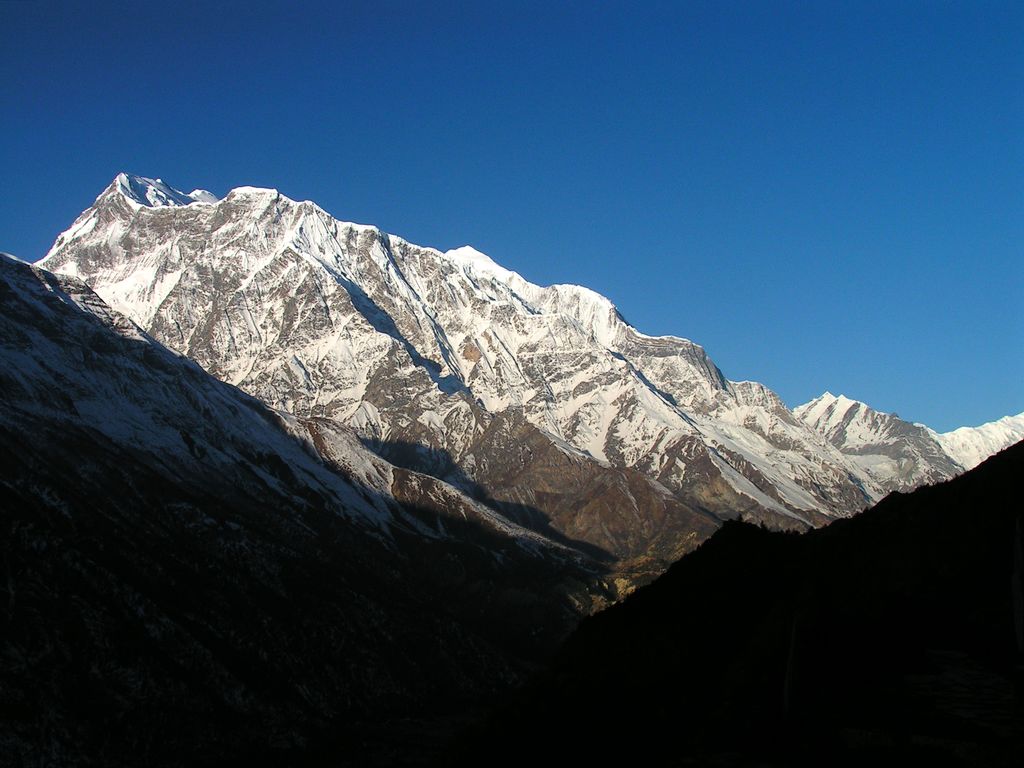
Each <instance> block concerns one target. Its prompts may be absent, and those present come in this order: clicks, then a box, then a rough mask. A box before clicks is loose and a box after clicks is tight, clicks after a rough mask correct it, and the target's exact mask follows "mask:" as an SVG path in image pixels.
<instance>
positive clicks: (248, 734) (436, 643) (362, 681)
mask: <svg viewBox="0 0 1024 768" xmlns="http://www.w3.org/2000/svg"><path fill="white" fill-rule="evenodd" d="M0 397H2V400H3V404H4V407H3V408H2V409H0V497H2V498H3V504H0V531H2V532H3V533H2V535H0V555H2V558H3V563H4V570H3V576H2V577H0V584H3V586H4V590H5V595H4V596H3V599H2V601H0V602H2V604H3V610H0V656H2V658H3V659H4V662H3V664H0V687H2V689H3V691H4V696H3V704H2V705H0V706H2V709H3V713H4V714H3V717H0V763H2V764H4V765H25V764H37V763H48V764H49V763H52V764H55V765H56V764H59V765H69V766H74V765H129V764H131V765H142V764H146V765H206V764H210V765H215V764H225V763H226V762H234V761H237V760H239V759H243V761H245V762H247V763H261V762H262V761H264V760H265V761H267V762H269V763H270V764H284V763H292V762H293V759H292V757H293V756H294V755H297V754H299V753H301V754H303V755H306V756H308V755H309V754H310V751H311V750H313V751H314V752H315V750H316V749H317V748H318V746H317V745H319V744H327V743H328V741H329V742H330V743H331V744H332V745H333V747H332V749H335V750H336V751H337V753H338V754H340V755H343V756H344V757H345V758H346V759H349V760H351V761H352V763H353V764H365V763H366V762H368V761H369V759H370V757H369V756H367V755H366V754H364V753H365V752H366V750H367V749H370V750H371V751H372V747H367V746H366V744H367V740H368V739H369V740H370V741H372V736H368V735H367V732H366V731H365V729H364V724H365V723H366V722H381V721H383V720H385V719H387V718H393V717H396V716H403V717H416V716H422V715H423V713H424V711H425V710H429V711H430V712H433V713H435V714H436V713H440V712H443V711H444V710H445V708H446V707H456V706H459V705H460V704H461V703H463V702H465V701H467V700H470V701H471V700H474V699H475V698H478V697H480V696H482V695H485V694H488V693H490V692H492V691H494V690H497V689H501V688H503V687H505V686H507V685H509V684H510V683H511V682H513V681H514V680H515V679H517V677H518V676H519V675H521V674H522V673H523V670H524V669H526V668H528V666H529V665H530V664H531V663H532V662H533V660H536V659H538V658H542V657H543V656H544V655H545V654H546V653H547V652H548V651H549V650H550V649H551V648H552V647H553V645H554V643H555V642H556V641H557V640H558V639H559V638H560V636H562V635H563V634H564V633H565V632H567V631H568V630H569V629H570V628H571V627H572V626H573V624H574V623H575V621H576V620H577V619H578V617H579V615H581V614H584V613H589V612H591V611H592V610H593V609H594V608H595V606H597V605H600V604H601V603H602V602H603V601H604V600H605V597H604V594H603V593H602V592H600V591H593V590H594V587H593V585H595V584H596V585H598V589H600V578H599V572H598V570H597V569H596V567H595V566H594V565H593V564H588V562H587V561H585V560H584V559H583V558H582V556H580V555H579V554H578V553H577V552H574V551H572V550H569V549H566V548H564V547H562V546H561V545H559V544H557V543H553V542H551V541H549V540H547V539H545V538H543V537H542V536H540V535H538V534H536V533H534V532H532V531H529V530H526V529H522V528H519V527H517V526H515V525H513V524H511V523H509V522H508V521H507V520H506V519H505V518H504V517H503V516H501V515H498V514H497V513H495V512H494V511H493V510H492V509H490V508H488V507H486V506H484V505H481V504H480V503H478V502H476V501H473V500H472V499H470V498H469V497H467V496H466V495H465V494H464V493H462V492H461V491H459V490H457V489H455V488H453V487H451V486H448V485H446V484H444V483H443V482H441V481H439V480H437V479H435V478H433V477H430V476H427V475H422V474H418V473H415V472H411V471H409V470H406V469H401V468H397V467H394V466H392V465H390V464H388V463H387V462H385V461H384V460H382V459H380V458H379V457H377V456H375V455H374V454H372V453H370V452H369V451H368V450H367V449H366V448H365V447H364V446H363V445H362V444H361V442H360V441H359V440H357V439H356V438H355V436H354V435H353V434H352V433H351V432H350V430H348V429H346V428H343V427H341V426H339V425H338V424H337V423H336V422H329V421H327V422H325V421H323V420H320V419H309V420H300V419H297V418H295V417H293V416H290V415H287V414H282V413H279V412H276V411H274V410H272V409H270V408H268V407H267V406H265V405H264V404H262V403H260V402H259V401H257V400H255V399H254V398H252V397H250V396H248V395H246V394H244V393H242V392H241V391H239V390H237V389H235V388H234V387H232V386H230V385H227V384H224V383H222V382H220V381H217V380H216V379H214V378H212V377H211V376H209V375H208V374H207V373H205V372H204V371H203V370H202V369H201V368H200V367H199V366H197V365H196V364H195V363H194V362H192V361H191V360H189V359H187V358H184V357H181V356H179V355H177V354H175V353H173V352H171V351H169V350H167V349H165V348H163V347H162V346H161V345H160V344H158V343H157V342H155V341H153V340H152V339H151V338H150V337H149V336H147V335H146V334H145V333H144V332H142V331H141V330H140V329H139V328H138V327H137V326H135V325H134V324H132V323H131V322H130V321H128V320H127V319H125V318H124V317H122V316H120V315H118V314H117V313H115V312H112V311H111V310H110V309H109V308H108V307H107V306H106V305H105V304H104V303H103V302H102V300H101V299H100V298H99V297H98V296H97V295H96V294H95V293H93V292H92V291H91V290H90V289H89V288H88V287H87V286H85V285H84V284H83V283H81V282H80V281H78V280H76V279H73V278H67V277H58V276H55V275H53V274H51V273H48V272H46V271H44V270H41V269H38V268H34V267H32V266H30V265H27V264H24V263H21V262H17V261H14V260H12V259H9V258H7V257H0ZM428 705H429V706H428ZM406 722H408V721H406ZM403 727H405V726H402V725H396V726H395V728H394V729H392V730H391V732H390V733H389V734H388V736H387V740H388V741H389V742H390V741H394V742H396V743H400V742H402V741H403V739H405V738H408V734H404V733H403V730H402V729H403ZM325 748H326V747H325ZM361 756H362V757H361ZM364 758H365V759H364ZM374 759H376V758H374ZM332 764H337V763H332Z"/></svg>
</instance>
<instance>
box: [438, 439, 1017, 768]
mask: <svg viewBox="0 0 1024 768" xmlns="http://www.w3.org/2000/svg"><path fill="white" fill-rule="evenodd" d="M1022 473H1024V443H1019V444H1017V445H1016V446H1013V447H1011V448H1009V449H1007V450H1005V451H1003V452H1002V453H1000V454H998V455H996V456H994V457H993V458H991V459H989V460H988V461H987V462H985V463H984V464H982V465H981V466H979V467H978V468H977V469H975V470H973V471H971V472H969V473H967V474H965V475H963V476H961V477H958V478H956V479H954V480H951V481H948V482H946V483H943V484H941V485H936V486H930V487H926V488H922V489H919V490H917V491H915V492H914V493H911V494H909V495H902V494H893V495H891V496H889V497H887V498H886V499H885V500H884V501H882V502H881V503H880V504H878V505H877V506H876V507H874V508H872V509H871V510H869V511H867V512H865V513H864V514H862V515H860V516H858V517H856V518H853V519H850V520H845V521H839V522H836V523H833V524H832V525H830V526H828V527H827V528H824V529H821V530H817V531H812V532H810V533H807V534H803V535H798V534H787V533H779V532H770V531H767V530H763V529H761V528H758V527H754V526H751V525H748V524H743V523H728V524H726V525H725V526H724V527H723V528H722V529H721V530H720V531H719V532H717V533H716V534H715V535H714V536H713V537H712V538H711V539H710V540H709V541H707V542H706V543H705V544H703V545H702V546H701V547H700V548H699V549H698V550H697V551H696V552H694V553H693V554H692V555H689V556H687V557H684V558H683V559H682V560H681V561H679V562H678V563H676V564H675V565H674V566H673V567H672V568H671V569H670V570H669V571H668V572H667V573H666V574H665V575H664V576H663V577H662V578H660V579H658V580H657V581H656V582H654V583H653V584H651V585H649V586H647V587H644V588H642V589H640V590H638V591H637V592H636V593H635V594H634V595H632V596H631V597H630V598H628V599H627V600H626V601H624V602H623V603H621V604H619V605H616V606H614V607H612V608H610V609H608V610H606V611H604V612H602V613H600V614H598V615H596V616H593V617H591V618H589V619H585V620H584V621H583V623H582V624H581V625H580V627H579V628H578V630H577V631H576V632H575V633H574V634H573V635H572V636H571V637H570V639H569V640H568V641H567V643H566V644H565V645H564V647H563V648H562V650H561V651H560V653H559V654H558V655H557V657H556V660H555V662H554V663H553V665H552V667H551V668H550V670H549V671H548V672H547V673H546V674H545V675H543V676H542V677H541V678H540V679H538V680H537V681H536V682H535V683H533V684H532V685H531V686H530V687H529V688H528V689H527V690H525V691H523V692H522V693H521V694H520V695H519V696H518V697H517V698H516V699H515V700H514V701H512V702H509V703H508V704H506V706H505V707H504V708H503V709H501V710H500V711H499V712H498V713H497V714H495V715H494V716H493V717H492V718H491V721H490V724H489V726H487V727H486V728H481V729H480V730H479V731H477V732H476V733H474V734H472V735H471V737H470V738H469V739H467V741H466V742H465V743H464V745H463V750H462V752H460V753H459V754H458V756H457V757H456V758H453V760H454V762H458V763H460V764H461V763H464V764H467V765H468V764H471V763H474V762H476V761H478V760H480V759H484V758H485V757H486V759H488V760H490V761H491V764H495V763H498V764H520V763H522V762H524V761H527V760H531V759H536V757H537V756H541V755H543V756H544V757H545V758H546V759H571V760H572V761H573V764H577V765H579V764H584V765H612V764H630V765H748V764H749V765H794V764H795V765H815V766H817V765H874V764H901V765H930V766H935V765H1007V766H1008V765H1021V764H1024V750H1022V745H1024V709H1022V707H1021V696H1020V682H1021V677H1020V671H1021V658H1022V657H1021V650H1022V648H1021V644H1022V637H1021V630H1022V627H1021V620H1022V612H1021V609H1022V603H1021V588H1022V557H1021V554H1022V553H1021V546H1022V541H1021V537H1022V533H1021V527H1022V521H1021V517H1022V514H1021V512H1022V506H1024V505H1022V503H1021V496H1020V478H1021V476H1022ZM1015 686H1016V690H1015Z"/></svg>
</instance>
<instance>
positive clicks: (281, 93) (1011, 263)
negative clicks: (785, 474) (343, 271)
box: [0, 0, 1024, 430]
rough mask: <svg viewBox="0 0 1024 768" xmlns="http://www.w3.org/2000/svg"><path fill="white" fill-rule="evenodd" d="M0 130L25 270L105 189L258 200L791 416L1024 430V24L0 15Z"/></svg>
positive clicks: (787, 6) (1006, 11)
mask: <svg viewBox="0 0 1024 768" xmlns="http://www.w3.org/2000/svg"><path fill="white" fill-rule="evenodd" d="M139 5H142V6H144V7H139ZM0 107H2V119H0V180H2V182H3V187H4V194H3V198H2V201H3V202H2V203H0V250H5V251H9V252H12V253H14V254H16V255H18V256H20V257H22V258H24V259H28V260H32V259H36V258H39V257H40V256H42V255H43V253H45V251H46V250H47V249H48V248H49V246H50V245H51V243H52V242H53V240H54V238H55V236H56V234H57V233H58V232H59V231H61V230H62V229H64V228H66V227H67V226H68V225H69V224H70V222H71V221H72V220H73V219H74V218H75V216H76V215H77V214H78V213H79V212H80V211H81V210H82V209H84V208H85V207H87V206H88V205H89V204H90V203H91V202H92V200H93V199H94V198H95V197H96V195H98V194H99V193H100V191H102V189H103V188H104V187H105V186H106V185H107V184H108V183H109V182H110V180H111V179H112V178H113V177H114V175H115V174H116V173H117V172H118V171H122V170H125V171H129V172H131V173H136V174H140V175H144V176H154V177H161V178H163V179H164V180H165V181H167V182H168V183H170V184H171V185H172V186H175V187H178V188H179V189H183V190H185V191H188V190H191V189H193V188H194V187H203V188H206V189H210V190H212V191H214V192H215V193H217V194H224V193H226V192H227V191H228V190H229V189H230V188H231V187H233V186H240V185H244V184H249V185H260V186H272V187H276V188H278V189H280V190H281V191H282V192H283V193H285V194H287V195H288V196H290V197H293V198H297V199H312V200H315V201H317V202H318V203H319V204H320V205H321V206H323V207H324V208H326V209H327V210H328V211H330V212H331V213H333V214H334V215H335V216H337V217H338V218H341V219H344V220H351V221H359V222H364V223H371V224H376V225H378V226H380V227H381V228H382V229H384V230H386V231H389V232H393V233H395V234H399V235H401V236H402V237H404V238H406V239H408V240H411V241H413V242H416V243H420V244H423V245H431V246H435V247H439V248H442V249H447V248H452V247H456V246H458V245H462V244H471V245H473V246H475V247H477V248H478V249H479V250H482V251H484V252H485V253H487V254H489V255H490V256H491V257H492V258H494V259H495V260H496V261H498V262H499V263H500V264H503V265H504V266H506V267H509V268H511V269H514V270H516V271H518V272H520V273H521V274H522V275H523V276H524V277H526V278H527V279H530V280H532V281H534V282H539V283H543V284H547V283H552V282H572V283H581V284H584V285H587V286H589V287H591V288H593V289H595V290H597V291H599V292H601V293H603V294H605V295H607V296H608V297H609V298H611V299H612V300H613V301H614V302H615V303H616V304H617V305H618V307H619V308H620V310H621V311H622V313H623V314H624V315H625V316H626V318H627V319H628V320H629V321H630V322H631V323H632V324H633V325H635V326H636V327H638V328H639V329H640V330H642V331H645V332H647V333H653V334H662V333H671V334H676V335H680V336H685V337H687V338H691V339H693V340H694V341H697V342H698V343H700V344H703V345H704V346H705V347H706V348H707V350H708V352H709V353H710V354H711V356H712V357H713V359H714V360H715V361H716V362H717V363H718V365H719V367H721V368H722V370H723V371H724V373H725V374H726V376H728V377H729V378H732V379H747V378H749V379H755V380H758V381H762V382H764V383H765V384H767V385H768V386H770V387H772V388H773V389H775V390H776V391H777V392H779V394H780V395H781V396H782V398H783V400H784V401H785V402H786V403H787V404H789V405H790V406H793V405H797V404H799V403H801V402H804V401H805V400H808V399H810V398H811V397H814V396H816V395H817V394H819V393H820V392H822V391H823V390H826V389H829V390H831V391H832V392H834V393H836V394H839V393H844V394H846V395H847V396H849V397H854V398H857V399H861V400H864V401H866V402H868V403H869V404H871V405H873V406H874V407H876V408H878V409H880V410H885V411H895V412H898V413H899V414H900V415H901V416H903V417H904V418H907V419H910V420H914V421H922V422H925V423H927V424H929V425H930V426H933V427H935V428H937V429H940V430H945V429H950V428H953V427H956V426H960V425H963V424H979V423H982V422H985V421H990V420H992V419H995V418H998V417H1000V416H1003V415H1006V414H1009V413H1017V412H1020V411H1022V410H1024V319H1022V316H1024V258H1022V256H1024V248H1022V245H1024V238H1022V235H1024V4H1022V3H1020V2H1005V3H993V2H984V1H980V0H968V1H966V2H891V0H887V1H886V2H880V3H872V2H849V3H847V2H844V3H829V2H807V3H783V2H754V0H749V1H747V2H737V3H729V2H724V1H722V2H708V3H701V2H693V3H686V2H673V3H642V2H630V3H616V2H612V3H598V2H584V3H551V2H546V3H536V4H534V3H526V2H511V3H510V2H489V1H484V2H465V3H448V2H443V1H442V0H438V1H437V2H416V3H412V2H401V3H396V2H390V3H389V2H355V3H344V2H337V3H323V4H318V3H287V4H286V3H281V4H274V5H269V4H267V5H264V4H259V3H257V2H247V3H237V4H232V3H223V2H218V3H210V2H203V3H193V2H174V3H160V4H157V3H144V4H138V3H132V4H129V3H104V2H96V1H95V0H94V1H93V2H89V3H82V4H77V5H76V4H75V3H71V2H60V3H47V2H31V1H26V0H15V1H14V2H10V1H2V2H0Z"/></svg>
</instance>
